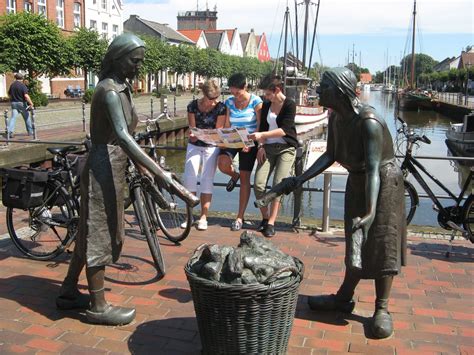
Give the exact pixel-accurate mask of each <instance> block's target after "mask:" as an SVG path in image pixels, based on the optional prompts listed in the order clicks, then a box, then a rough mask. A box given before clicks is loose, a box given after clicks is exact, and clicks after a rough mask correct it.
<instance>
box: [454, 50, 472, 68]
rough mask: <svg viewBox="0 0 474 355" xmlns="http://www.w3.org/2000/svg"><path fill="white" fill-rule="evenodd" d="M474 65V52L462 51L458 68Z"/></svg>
mask: <svg viewBox="0 0 474 355" xmlns="http://www.w3.org/2000/svg"><path fill="white" fill-rule="evenodd" d="M473 66H474V52H462V53H461V58H460V59H459V64H458V69H467V68H471V67H473Z"/></svg>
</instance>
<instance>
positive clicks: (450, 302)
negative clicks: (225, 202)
mask: <svg viewBox="0 0 474 355" xmlns="http://www.w3.org/2000/svg"><path fill="white" fill-rule="evenodd" d="M127 219H128V220H129V221H131V222H133V217H132V216H131V215H128V216H127ZM0 221H2V222H1V223H0V235H4V234H5V233H6V230H5V224H4V221H5V213H4V209H3V208H2V209H0ZM211 222H212V223H211V225H210V227H209V230H208V231H207V232H198V231H196V230H193V231H192V234H191V235H190V237H189V238H188V239H186V240H185V241H184V242H183V243H182V245H179V246H175V245H173V244H172V243H169V242H167V241H166V240H163V239H162V242H163V243H162V245H163V252H164V255H165V258H166V265H167V275H166V276H165V277H164V278H163V279H161V280H157V279H156V277H155V273H154V272H153V267H152V264H151V262H150V260H151V258H150V255H149V251H148V249H147V245H146V242H145V241H144V240H142V238H141V237H140V236H139V235H137V228H136V226H133V227H130V226H129V227H127V231H126V232H127V239H126V243H125V247H124V251H123V257H122V259H121V262H122V263H124V264H125V265H129V266H131V267H130V268H129V269H128V271H127V272H123V271H122V272H118V271H117V269H116V268H113V267H110V268H108V269H107V282H106V286H107V298H108V300H109V301H110V302H113V303H115V304H123V305H133V306H134V307H136V308H137V319H136V321H135V322H134V323H133V324H131V325H127V326H122V327H106V326H94V325H90V324H88V323H87V322H86V318H85V315H84V314H83V313H78V312H72V311H67V312H64V311H58V310H56V308H55V305H54V298H55V296H56V295H57V292H58V289H59V286H60V282H61V280H62V278H63V277H64V275H65V272H66V270H67V265H68V259H69V258H68V255H66V254H64V255H62V256H60V257H58V258H57V259H56V260H54V261H48V262H39V261H33V260H29V259H26V258H23V257H22V256H21V255H20V254H19V253H18V252H17V250H16V249H15V247H14V246H12V243H11V241H10V240H9V239H3V240H0V353H2V354H6V353H27V354H29V353H37V354H47V353H65V354H75V353H87V354H95V353H97V354H101V353H111V354H113V353H122V354H123V353H134V354H147V353H160V354H180V353H190V354H193V353H196V354H197V353H199V349H200V340H199V334H198V330H197V323H196V320H195V314H194V309H193V303H192V298H191V294H190V291H189V286H188V283H187V281H186V277H185V274H184V271H183V266H184V264H185V263H186V261H187V260H188V258H189V257H190V255H191V254H192V252H193V251H194V249H195V248H196V247H197V246H198V245H200V244H201V243H219V244H226V245H236V244H237V243H238V237H239V233H238V232H230V231H229V228H228V226H229V225H230V221H229V220H226V219H213V220H212V221H211ZM272 241H274V243H275V244H277V245H278V246H279V247H280V248H281V249H282V250H284V251H285V252H287V253H289V254H291V255H294V256H297V257H299V258H300V259H301V260H302V261H303V262H304V264H305V277H304V281H303V282H302V285H301V288H300V296H299V299H298V306H297V313H296V318H295V321H294V325H293V331H292V334H291V338H290V343H289V353H290V354H329V353H330V354H333V353H346V352H352V353H366V354H382V353H386V354H474V340H473V339H474V338H473V335H474V327H473V320H474V319H473V314H474V303H473V300H474V298H473V293H474V291H473V282H472V281H473V279H472V277H473V273H474V267H473V266H474V263H473V262H474V257H473V248H472V245H471V244H470V243H469V242H467V241H460V240H457V241H455V248H454V252H453V254H452V255H451V257H450V258H449V259H446V258H445V256H444V252H445V250H446V247H447V242H446V241H445V240H434V239H421V238H419V237H417V238H415V237H410V238H409V266H407V267H405V268H404V269H403V272H402V274H401V275H400V276H398V277H397V278H396V279H395V282H394V289H393V293H392V298H391V301H390V310H391V312H392V314H393V319H394V323H395V333H394V335H393V336H392V337H391V338H389V339H386V340H375V339H372V338H371V336H370V332H369V331H368V328H367V321H368V319H369V317H370V316H371V315H372V311H373V301H374V291H373V286H372V283H371V282H370V281H362V282H361V284H360V285H359V287H358V289H357V290H356V298H357V301H358V302H357V306H356V309H355V311H354V313H353V314H352V315H344V314H340V313H333V312H328V313H317V312H313V311H311V310H309V309H308V307H307V305H306V301H307V296H308V295H313V294H319V293H330V292H335V291H336V290H337V287H338V285H339V284H340V282H341V280H342V276H343V271H344V266H343V253H344V242H343V237H342V235H341V234H340V233H335V234H319V233H318V234H316V235H310V234H308V233H307V232H301V233H299V234H297V233H293V232H290V231H287V230H286V231H283V232H282V231H279V232H278V234H277V236H276V237H275V238H273V239H272ZM84 277H85V276H83V278H82V279H81V285H82V287H83V288H85V287H86V281H85V279H84Z"/></svg>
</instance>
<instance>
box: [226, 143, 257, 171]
mask: <svg viewBox="0 0 474 355" xmlns="http://www.w3.org/2000/svg"><path fill="white" fill-rule="evenodd" d="M257 151H258V150H257V147H256V146H254V147H252V148H250V151H249V152H247V153H245V152H242V149H233V148H225V149H221V150H220V152H219V155H227V156H229V157H230V159H234V157H235V156H236V155H237V153H238V154H239V170H240V171H252V170H253V166H254V165H255V160H256V159H257Z"/></svg>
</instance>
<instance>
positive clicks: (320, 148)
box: [304, 139, 347, 174]
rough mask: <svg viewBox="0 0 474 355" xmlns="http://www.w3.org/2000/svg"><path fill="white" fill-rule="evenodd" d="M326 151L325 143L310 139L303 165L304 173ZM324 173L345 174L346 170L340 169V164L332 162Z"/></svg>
mask: <svg viewBox="0 0 474 355" xmlns="http://www.w3.org/2000/svg"><path fill="white" fill-rule="evenodd" d="M325 151H326V141H325V140H321V139H312V140H310V141H309V142H308V145H307V149H306V157H305V164H304V171H306V170H307V169H308V168H309V167H310V166H311V165H313V164H314V162H315V161H316V160H318V158H319V157H320V156H321V155H323V153H324V152H325ZM324 172H325V173H331V174H347V170H346V169H345V168H343V167H342V165H341V164H339V163H337V162H334V164H332V165H331V166H330V167H329V168H327V169H326V170H325V171H324Z"/></svg>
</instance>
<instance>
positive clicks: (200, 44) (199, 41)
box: [178, 30, 209, 49]
mask: <svg viewBox="0 0 474 355" xmlns="http://www.w3.org/2000/svg"><path fill="white" fill-rule="evenodd" d="M178 32H179V33H181V34H182V35H183V36H185V37H187V38H188V39H190V40H191V41H193V42H194V44H195V45H196V47H197V48H200V49H205V48H207V47H209V44H208V43H207V39H206V35H205V34H204V31H203V30H178Z"/></svg>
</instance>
